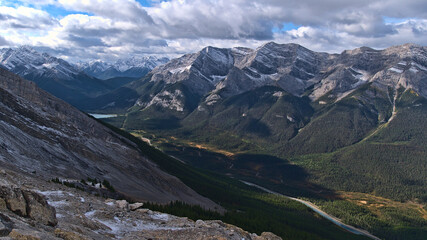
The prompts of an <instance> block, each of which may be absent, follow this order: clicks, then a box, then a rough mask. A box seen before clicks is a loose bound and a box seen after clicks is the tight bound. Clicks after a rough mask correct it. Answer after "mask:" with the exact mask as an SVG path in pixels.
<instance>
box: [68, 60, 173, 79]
mask: <svg viewBox="0 0 427 240" xmlns="http://www.w3.org/2000/svg"><path fill="white" fill-rule="evenodd" d="M168 61H169V59H168V58H166V57H162V58H157V57H155V56H144V57H131V58H128V59H119V60H117V61H116V62H114V63H108V62H103V61H101V60H96V61H91V62H79V63H77V64H76V67H77V69H79V70H80V71H83V72H85V73H86V74H88V75H90V76H93V77H96V78H99V79H103V80H106V79H109V78H117V77H131V78H141V77H143V76H144V75H146V74H147V73H148V72H150V71H151V70H152V69H153V68H155V67H157V66H159V65H162V64H165V63H167V62H168Z"/></svg>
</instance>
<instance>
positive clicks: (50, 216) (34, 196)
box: [22, 190, 58, 226]
mask: <svg viewBox="0 0 427 240" xmlns="http://www.w3.org/2000/svg"><path fill="white" fill-rule="evenodd" d="M22 193H23V195H24V198H25V200H26V202H27V209H28V211H27V214H28V216H29V217H30V218H31V219H34V220H36V221H37V222H40V223H42V224H44V225H48V226H56V224H57V223H58V220H57V219H56V211H55V208H54V207H52V206H50V205H49V204H48V203H47V201H46V199H45V198H44V196H42V195H40V194H38V193H35V192H31V191H26V190H25V191H22Z"/></svg>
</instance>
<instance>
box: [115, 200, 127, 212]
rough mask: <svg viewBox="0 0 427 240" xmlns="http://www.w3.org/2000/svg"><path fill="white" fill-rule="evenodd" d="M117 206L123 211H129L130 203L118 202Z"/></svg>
mask: <svg viewBox="0 0 427 240" xmlns="http://www.w3.org/2000/svg"><path fill="white" fill-rule="evenodd" d="M116 206H117V207H118V208H120V209H121V210H126V211H127V210H129V203H128V202H127V201H126V200H118V201H116Z"/></svg>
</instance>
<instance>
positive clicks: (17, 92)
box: [0, 68, 219, 209]
mask: <svg viewBox="0 0 427 240" xmlns="http://www.w3.org/2000/svg"><path fill="white" fill-rule="evenodd" d="M0 165H1V166H2V167H4V168H7V169H11V170H19V171H20V172H22V173H23V174H34V175H36V176H38V177H41V178H43V179H47V180H48V179H53V178H57V177H59V178H62V179H67V180H68V181H75V182H79V181H80V180H82V179H84V180H85V179H87V178H96V179H98V180H100V181H103V180H106V181H108V182H109V183H111V184H112V185H113V187H114V188H115V189H116V190H117V191H118V192H119V193H121V194H123V195H125V196H127V197H129V198H133V199H135V200H139V201H153V202H158V203H167V202H170V201H176V200H179V201H183V202H187V203H189V204H197V205H201V206H204V207H206V208H211V209H213V208H219V206H217V205H216V204H215V203H213V202H212V201H210V200H209V199H207V198H204V197H202V196H200V195H198V194H197V193H196V192H195V191H193V190H192V189H190V188H189V187H187V186H186V185H184V184H183V183H182V182H181V181H180V180H179V179H177V178H176V177H174V176H171V175H169V174H167V173H165V172H163V171H161V170H160V169H159V168H158V166H157V165H155V164H154V163H153V162H151V161H150V160H149V159H147V158H146V157H144V156H143V154H142V153H141V152H140V151H139V150H138V148H137V147H136V146H135V145H134V144H133V143H131V142H130V141H128V140H127V139H125V138H123V137H120V136H119V135H117V134H115V133H114V132H113V131H111V130H110V129H108V128H107V127H105V126H103V125H102V124H100V123H98V122H97V121H96V120H94V119H92V118H90V117H88V116H87V115H86V114H84V113H82V112H80V111H79V110H77V109H75V108H73V107H72V106H70V105H69V104H67V103H65V102H63V101H61V100H59V99H57V98H55V97H53V96H52V95H50V94H48V93H47V92H45V91H43V90H41V89H39V88H38V87H37V86H36V85H35V84H34V83H32V82H29V81H27V80H24V79H22V78H20V77H18V76H17V75H15V74H12V73H10V72H8V71H6V70H3V69H1V68H0Z"/></svg>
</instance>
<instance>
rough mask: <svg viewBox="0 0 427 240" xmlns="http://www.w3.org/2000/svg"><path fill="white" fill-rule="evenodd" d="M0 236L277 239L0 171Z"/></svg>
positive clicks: (33, 239)
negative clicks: (155, 210)
mask: <svg viewBox="0 0 427 240" xmlns="http://www.w3.org/2000/svg"><path fill="white" fill-rule="evenodd" d="M0 239H4V240H6V239H26V240H39V239H40V240H41V239H43V240H50V239H66V240H83V239H85V240H86V239H182V240H184V239H185V240H187V239H200V240H201V239H236V240H241V239H247V240H250V239H254V240H267V239H271V240H275V239H280V238H279V237H277V236H275V235H274V234H272V233H262V234H261V236H258V235H256V234H251V233H248V232H246V231H244V230H242V229H240V228H238V227H235V226H233V225H229V224H225V223H223V222H221V221H202V220H197V221H192V220H190V219H188V218H182V217H176V216H172V215H169V214H164V213H160V212H154V211H151V210H149V209H145V208H143V205H142V204H139V203H134V204H129V203H127V202H126V201H125V200H118V201H117V200H112V199H103V198H100V197H95V196H93V195H90V194H88V193H86V192H83V191H80V190H76V189H71V188H68V187H65V186H63V185H59V184H55V183H51V182H46V181H44V180H40V179H37V178H34V177H28V176H25V175H23V174H22V173H17V172H13V171H10V170H4V169H0Z"/></svg>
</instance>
